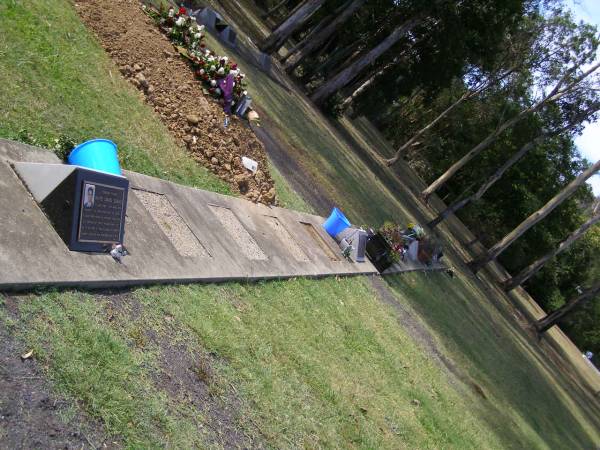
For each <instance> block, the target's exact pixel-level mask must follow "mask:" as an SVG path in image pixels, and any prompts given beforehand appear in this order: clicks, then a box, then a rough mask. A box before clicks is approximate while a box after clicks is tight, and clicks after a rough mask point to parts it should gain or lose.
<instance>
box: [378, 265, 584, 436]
mask: <svg viewBox="0 0 600 450" xmlns="http://www.w3.org/2000/svg"><path fill="white" fill-rule="evenodd" d="M419 276H420V275H405V276H403V277H400V276H395V277H387V278H386V280H387V281H388V283H389V284H390V286H391V288H392V289H393V290H394V292H395V293H396V294H397V295H398V296H399V297H400V298H402V299H404V301H406V302H408V303H409V304H410V305H411V306H412V307H413V308H414V309H415V310H416V311H417V312H418V313H419V315H420V316H421V317H422V318H423V320H424V321H425V322H426V323H427V325H428V326H429V327H430V328H431V329H432V330H433V331H434V332H435V333H436V334H437V335H438V336H439V337H440V339H441V341H442V342H443V344H444V346H445V347H446V348H447V349H448V350H450V353H451V354H454V355H455V357H456V358H457V359H458V360H459V361H457V362H458V364H459V365H460V366H463V367H465V370H466V371H468V372H469V376H470V377H471V378H473V379H475V380H477V384H478V385H479V386H483V389H484V391H487V392H489V393H491V394H492V396H489V397H493V398H488V401H486V402H485V404H484V403H480V404H479V405H478V406H477V409H478V410H479V411H478V412H479V413H480V415H481V416H482V417H484V418H485V419H486V421H487V422H488V424H489V425H490V428H491V429H492V430H493V431H494V432H495V433H496V434H497V435H498V436H499V437H500V438H501V439H503V440H504V441H505V442H506V443H507V444H508V445H509V446H512V445H514V443H515V439H516V440H518V441H519V443H520V445H522V446H523V448H527V447H531V446H532V445H535V441H532V440H533V436H531V435H528V434H529V433H535V434H537V435H538V436H539V438H540V439H541V440H543V441H544V442H546V443H547V444H548V445H549V446H550V447H551V448H592V447H593V445H594V441H593V439H594V437H593V436H591V435H590V434H589V433H588V431H587V430H585V429H584V428H583V426H582V425H581V423H580V422H579V421H578V420H577V418H576V417H575V416H574V414H573V413H572V412H571V411H570V406H569V405H568V403H567V402H566V401H565V398H564V397H565V396H566V395H567V393H566V392H565V391H567V389H568V391H569V393H570V391H571V386H570V385H567V384H566V383H564V381H565V380H564V378H562V379H561V377H557V376H556V373H554V371H555V370H556V368H554V367H551V366H550V362H549V361H548V360H546V359H543V358H542V357H541V355H540V354H539V352H536V351H535V350H534V349H533V348H532V347H531V345H530V344H529V343H528V342H527V340H526V338H525V337H524V336H523V332H522V331H520V330H517V327H516V326H515V324H512V323H510V321H508V320H507V319H506V318H505V317H503V316H502V315H500V314H497V312H496V311H495V309H493V308H492V307H490V306H486V305H485V304H484V303H483V302H488V300H487V299H484V297H485V295H484V294H483V293H482V292H481V291H479V290H478V289H477V288H476V287H475V286H472V285H471V286H469V285H467V283H466V282H465V281H463V280H456V279H454V280H451V279H450V278H449V277H447V276H446V275H443V274H433V275H430V276H429V277H430V278H429V280H427V282H425V283H424V282H423V281H422V280H417V279H415V277H419ZM407 277H410V278H413V279H412V280H409V281H410V282H406V281H407V280H406V279H407ZM477 298H482V301H481V302H478V301H475V300H476V299H477ZM461 360H462V361H461ZM580 406H583V405H580ZM510 410H513V413H512V414H511V411H510ZM519 417H520V419H521V420H522V422H523V424H522V426H521V427H518V426H517V425H518V423H517V422H516V420H515V418H519ZM523 428H529V429H530V432H529V433H526V432H525V430H524V429H523Z"/></svg>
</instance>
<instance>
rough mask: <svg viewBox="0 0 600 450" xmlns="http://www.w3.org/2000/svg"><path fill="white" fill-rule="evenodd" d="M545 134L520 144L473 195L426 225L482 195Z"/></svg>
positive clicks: (440, 220) (436, 224) (443, 217)
mask: <svg viewBox="0 0 600 450" xmlns="http://www.w3.org/2000/svg"><path fill="white" fill-rule="evenodd" d="M545 137H546V136H540V137H538V138H537V139H534V140H533V141H531V142H528V143H527V144H525V145H524V146H522V147H521V148H520V149H519V151H518V152H517V153H515V154H514V155H513V156H512V157H511V158H510V159H509V160H508V161H506V162H505V163H504V164H503V165H502V167H500V168H499V169H498V170H496V172H494V174H493V175H492V176H491V177H490V178H488V180H487V181H486V182H485V183H483V185H482V186H481V187H480V188H479V189H478V190H477V192H475V193H474V194H473V195H471V196H469V197H466V198H464V199H462V200H457V201H456V202H454V203H453V204H452V205H450V206H448V207H447V208H446V209H445V210H444V211H442V212H441V213H440V214H439V215H438V216H437V217H436V218H435V219H434V220H432V221H431V222H429V223H428V224H427V225H428V226H429V227H430V228H435V227H436V226H438V225H439V224H440V223H441V222H442V221H444V220H446V219H447V218H448V216H449V215H450V214H454V213H456V212H457V211H458V210H459V209H461V208H464V207H465V206H467V205H468V204H469V203H471V202H474V201H477V200H479V199H480V198H481V197H483V195H484V194H485V193H486V192H487V191H488V189H489V188H491V187H492V186H493V185H494V183H496V181H498V180H499V179H500V178H502V176H503V175H504V174H505V173H506V171H507V170H508V169H510V168H511V167H512V166H514V165H515V164H516V163H517V162H518V161H519V160H520V159H521V158H523V156H525V155H526V154H527V152H529V150H531V149H532V148H533V147H535V146H536V145H537V144H539V143H540V142H541V141H542V140H543V139H544V138H545Z"/></svg>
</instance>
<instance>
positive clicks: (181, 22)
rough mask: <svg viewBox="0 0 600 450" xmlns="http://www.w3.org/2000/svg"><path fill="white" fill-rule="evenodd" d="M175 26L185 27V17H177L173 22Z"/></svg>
mask: <svg viewBox="0 0 600 450" xmlns="http://www.w3.org/2000/svg"><path fill="white" fill-rule="evenodd" d="M175 25H177V26H178V27H182V26H183V25H185V17H183V16H179V18H178V19H177V20H176V21H175Z"/></svg>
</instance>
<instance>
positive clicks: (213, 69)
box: [208, 66, 217, 72]
mask: <svg viewBox="0 0 600 450" xmlns="http://www.w3.org/2000/svg"><path fill="white" fill-rule="evenodd" d="M208 70H210V71H211V72H214V71H215V70H217V68H216V67H215V66H210V67H209V68H208Z"/></svg>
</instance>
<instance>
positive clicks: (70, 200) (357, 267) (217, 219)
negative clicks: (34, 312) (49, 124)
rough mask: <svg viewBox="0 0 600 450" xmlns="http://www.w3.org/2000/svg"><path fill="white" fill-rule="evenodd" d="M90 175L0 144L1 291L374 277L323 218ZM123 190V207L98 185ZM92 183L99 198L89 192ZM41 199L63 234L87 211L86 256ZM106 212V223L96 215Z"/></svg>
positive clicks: (144, 180) (134, 179)
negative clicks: (120, 250) (59, 214)
mask: <svg viewBox="0 0 600 450" xmlns="http://www.w3.org/2000/svg"><path fill="white" fill-rule="evenodd" d="M94 172H95V171H91V170H89V169H82V168H79V167H77V166H67V165H64V164H60V163H59V161H58V159H57V158H56V157H55V156H54V155H51V154H49V153H48V152H45V151H43V150H36V149H34V148H32V147H29V146H26V145H23V144H20V143H16V142H11V141H5V140H0V186H1V188H2V192H3V195H2V196H0V216H1V217H2V218H3V220H2V221H0V249H1V250H2V251H1V252H0V289H13V290H14V289H30V288H33V287H36V286H41V285H44V286H48V285H50V286H85V287H92V288H93V287H118V286H129V285H141V284H155V283H185V282H215V281H225V280H262V279H274V278H278V279H279V278H292V277H298V276H310V277H321V276H328V275H359V274H375V273H376V269H375V268H374V267H373V265H372V264H371V263H370V262H368V261H366V262H363V263H355V262H352V261H350V260H348V259H346V258H344V257H343V256H342V253H341V251H340V249H339V247H338V245H337V243H336V242H335V241H334V240H333V239H332V238H331V237H330V236H329V235H328V234H327V233H326V232H325V230H324V229H323V227H322V224H323V223H324V222H325V219H324V218H323V217H319V216H314V215H311V214H305V213H300V212H296V211H292V210H287V209H283V208H277V207H267V206H265V205H261V204H255V203H253V202H250V201H247V200H244V199H240V198H235V197H229V196H225V195H220V194H215V193H213V192H208V191H202V190H199V189H193V188H189V187H184V186H180V185H177V184H175V183H171V182H168V181H164V180H160V179H157V178H153V177H149V176H145V175H141V174H138V173H135V172H125V173H124V174H123V175H124V176H123V177H120V176H110V177H108V176H107V175H106V174H104V175H102V177H104V178H102V177H100V178H101V179H100V178H98V179H96V178H94V177H98V176H100V175H98V174H102V173H101V172H95V174H94ZM42 175H43V176H42ZM107 177H108V178H107ZM92 182H93V183H92ZM125 182H126V183H127V184H128V186H129V188H128V189H127V190H126V192H127V193H128V194H129V195H128V201H127V202H126V204H125V203H124V202H122V201H117V200H118V199H117V198H116V197H115V196H114V195H112V194H111V192H112V191H111V192H108V191H107V192H108V193H106V192H104V191H102V190H101V189H100V184H105V185H106V186H113V187H115V186H118V185H119V184H122V183H125ZM91 184H93V185H94V187H95V189H93V191H94V192H92V193H89V192H88V191H89V190H90V185H91ZM64 186H67V187H68V189H63V187H64ZM116 192H117V191H116V190H115V193H116ZM123 193H125V191H124V192H123ZM109 194H111V195H109ZM101 197H103V198H101ZM47 199H52V204H53V205H56V210H57V211H63V212H64V214H65V215H66V217H69V218H70V219H69V224H68V225H69V226H68V227H66V230H67V231H69V232H71V233H72V232H73V230H75V231H77V230H78V229H79V228H78V227H79V225H80V224H81V223H82V222H81V218H82V215H81V214H82V213H81V212H82V211H84V210H87V211H88V213H89V217H87V218H86V221H87V222H86V226H87V227H89V229H90V230H93V231H94V232H93V233H92V234H91V235H90V236H87V235H86V236H84V237H85V239H83V241H84V242H85V243H87V244H89V245H90V247H84V248H79V247H77V246H78V245H80V244H81V242H80V241H82V239H81V238H82V236H81V233H79V234H77V233H75V234H68V235H69V236H75V240H76V244H77V245H76V246H75V247H73V246H72V242H71V241H70V240H69V239H65V237H64V236H62V235H61V233H62V230H61V228H60V226H58V225H57V222H56V220H54V219H52V217H54V216H53V214H54V213H52V212H51V211H50V210H49V209H48V204H47V202H46V200H47ZM98 208H100V209H101V211H100V209H98ZM107 208H108V209H107ZM105 209H106V211H109V212H111V214H110V215H109V216H107V215H106V214H104V212H103V213H102V214H99V213H98V211H100V212H102V211H105ZM124 210H125V211H124ZM124 215H125V216H126V219H125V220H123V217H124ZM115 224H119V226H121V225H123V224H124V230H123V231H124V233H123V234H122V235H119V236H117V234H118V233H117V234H115V235H114V236H112V234H111V236H112V237H111V240H110V242H104V240H103V239H104V238H103V236H104V234H103V233H105V232H106V233H108V232H110V233H113V234H114V232H115V230H118V228H116V227H115ZM98 233H100V234H98ZM88 238H89V239H91V240H92V242H87V241H88ZM115 241H116V242H115ZM111 243H112V246H111V245H110V244H111ZM87 244H86V245H87ZM115 244H123V245H124V248H125V249H126V252H127V253H126V254H125V256H122V255H120V257H119V258H116V257H115V255H113V256H111V254H109V253H108V252H109V251H110V252H112V251H113V250H115V247H114V246H115ZM111 249H112V250H111ZM74 250H77V251H74ZM41 254H43V255H44V258H40V255H41ZM121 256H122V257H121Z"/></svg>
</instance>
